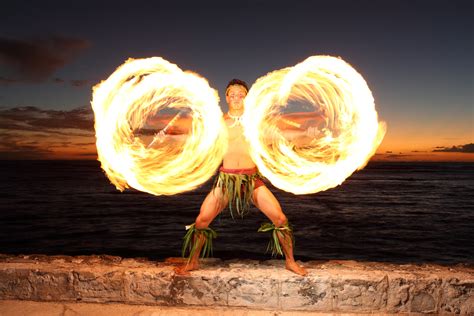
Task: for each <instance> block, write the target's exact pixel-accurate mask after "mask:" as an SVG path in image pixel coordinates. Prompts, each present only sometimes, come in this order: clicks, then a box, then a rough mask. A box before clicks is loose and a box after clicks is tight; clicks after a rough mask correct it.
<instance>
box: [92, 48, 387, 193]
mask: <svg viewBox="0 0 474 316" xmlns="http://www.w3.org/2000/svg"><path fill="white" fill-rule="evenodd" d="M292 101H298V102H303V103H305V104H309V105H310V107H312V108H313V109H312V110H313V111H314V112H315V113H316V112H320V113H324V116H325V117H324V121H325V127H324V128H322V129H321V131H320V133H319V134H317V135H316V134H315V135H314V136H313V137H311V139H310V140H309V141H307V142H306V143H304V144H296V143H295V142H293V141H292V140H289V139H287V138H286V137H285V136H284V132H283V131H281V130H279V129H278V127H277V126H278V122H279V121H283V122H286V123H287V124H289V125H292V126H296V127H300V126H301V124H297V123H295V122H292V121H291V120H288V119H286V118H285V117H284V114H283V112H284V109H285V108H286V107H287V105H288V104H289V103H291V102H292ZM218 102H219V98H218V95H217V92H216V91H215V90H214V89H212V88H211V87H209V84H208V82H207V81H206V80H205V79H204V78H202V77H200V76H198V75H197V74H195V73H191V72H184V71H182V70H181V69H179V68H178V67H177V66H176V65H174V64H171V63H169V62H167V61H166V60H164V59H162V58H159V57H153V58H148V59H137V60H134V59H129V60H127V62H126V63H125V64H123V65H122V66H120V67H119V68H118V69H117V70H116V71H115V72H114V73H113V74H112V75H111V76H110V77H109V78H108V79H107V80H105V81H103V82H101V83H100V84H98V85H96V86H95V87H94V93H93V100H92V102H91V103H92V108H93V110H94V115H95V130H96V138H97V143H96V144H97V151H98V159H99V160H100V161H101V164H102V168H103V169H104V171H105V172H106V174H107V176H108V177H109V179H110V180H111V182H112V183H113V184H114V185H115V186H116V187H117V189H119V190H124V189H125V188H128V187H133V188H135V189H137V190H140V191H144V192H148V193H151V194H155V195H162V194H168V195H170V194H177V193H180V192H184V191H188V190H191V189H194V188H196V187H197V186H199V185H201V184H203V183H204V182H205V181H207V180H208V179H209V178H210V177H211V176H212V175H213V174H214V172H215V171H216V169H217V167H218V166H219V165H220V164H221V162H222V158H223V156H224V154H225V152H226V150H227V146H228V138H227V137H228V136H227V135H228V133H227V127H226V125H225V123H224V120H223V115H222V111H221V110H220V108H219V106H218ZM244 102H245V112H244V115H243V118H242V124H243V127H244V134H245V137H246V138H247V140H248V142H249V143H250V147H251V149H250V150H251V152H250V154H251V156H252V159H253V161H254V162H255V164H256V165H257V166H258V168H259V170H260V172H261V173H262V174H263V175H264V176H265V177H266V178H268V179H269V180H270V182H271V183H272V184H273V185H275V186H276V187H278V188H280V189H282V190H285V191H288V192H292V193H294V194H307V193H316V192H319V191H323V190H327V189H330V188H333V187H335V186H337V185H339V184H341V183H342V182H343V181H344V180H345V179H346V178H347V177H349V176H350V175H351V174H352V173H353V172H354V171H356V170H358V169H362V168H363V167H364V166H365V165H366V164H367V162H368V160H369V159H370V157H371V156H372V155H373V154H374V153H375V151H376V149H377V147H378V146H379V145H380V143H381V141H382V139H383V137H384V135H385V131H386V125H385V123H384V122H378V119H377V112H376V111H375V106H374V99H373V96H372V93H371V91H370V89H369V88H368V86H367V83H366V82H365V80H364V79H363V78H362V76H361V75H360V74H359V73H357V71H355V70H354V69H353V68H352V67H351V66H350V65H349V64H347V63H346V62H344V61H343V60H342V59H339V58H334V57H331V56H312V57H309V58H308V59H306V60H305V61H304V62H302V63H300V64H298V65H296V66H294V67H288V68H284V69H281V70H277V71H274V72H272V73H269V74H268V75H266V76H264V77H261V78H259V79H258V80H257V82H256V83H255V84H254V85H253V86H252V87H251V89H250V91H249V93H248V95H247V97H246V99H245V101H244ZM164 108H173V109H178V110H180V112H179V113H178V115H177V116H176V117H175V118H177V117H179V116H180V115H181V114H182V113H183V112H184V111H185V110H190V111H191V112H192V114H191V117H192V123H191V125H192V126H191V132H190V133H189V136H188V137H187V138H186V140H185V142H184V144H183V145H182V146H179V147H176V146H175V144H173V143H171V142H168V141H163V142H159V146H153V147H151V148H150V147H149V146H146V145H145V143H144V142H143V141H142V140H141V139H140V138H139V137H137V136H136V135H134V131H135V130H137V129H140V128H141V127H143V126H144V124H145V123H146V120H147V118H148V117H150V116H152V115H155V114H156V113H158V112H159V111H160V110H162V109H164ZM172 122H174V120H172Z"/></svg>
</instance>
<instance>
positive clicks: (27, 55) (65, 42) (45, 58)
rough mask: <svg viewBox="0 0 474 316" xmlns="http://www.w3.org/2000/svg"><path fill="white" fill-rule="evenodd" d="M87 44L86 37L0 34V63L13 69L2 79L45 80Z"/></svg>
mask: <svg viewBox="0 0 474 316" xmlns="http://www.w3.org/2000/svg"><path fill="white" fill-rule="evenodd" d="M88 46H89V42H88V41H87V40H84V39H79V38H67V37H61V36H54V37H51V38H48V39H34V40H18V39H10V38H3V37H0V64H3V65H6V66H7V67H8V68H9V69H10V70H11V71H12V73H10V74H9V76H8V77H11V78H8V79H5V78H3V79H4V80H3V81H5V80H13V81H11V82H9V83H17V82H21V81H29V82H40V81H44V80H46V79H48V78H49V77H50V76H51V75H52V74H53V73H54V72H55V71H56V70H58V69H60V68H62V67H63V66H64V65H66V64H67V63H70V62H71V61H72V60H74V58H75V57H76V56H77V54H78V53H79V52H81V51H82V50H84V49H85V48H87V47H88Z"/></svg>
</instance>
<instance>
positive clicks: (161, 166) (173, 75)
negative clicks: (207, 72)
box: [91, 57, 227, 195]
mask: <svg viewBox="0 0 474 316" xmlns="http://www.w3.org/2000/svg"><path fill="white" fill-rule="evenodd" d="M91 103H92V109H93V110H94V117H95V131H96V139H97V142H96V145H97V153H98V159H99V160H100V162H101V164H102V169H104V171H105V172H106V174H107V176H108V177H109V179H110V181H111V182H112V183H113V184H114V185H115V186H116V188H117V189H119V190H121V191H123V190H124V189H125V188H128V187H133V188H135V189H137V190H140V191H144V192H148V193H151V194H155V195H163V194H166V195H171V194H176V193H180V192H184V191H189V190H191V189H194V188H196V187H197V186H199V185H201V184H202V183H204V182H205V181H206V180H208V179H209V178H210V177H211V176H212V175H213V174H214V172H215V170H216V169H217V168H218V166H219V164H220V163H221V161H222V158H223V156H224V153H225V152H226V150H227V133H226V129H225V128H224V124H225V123H224V120H223V115H222V111H221V109H220V107H219V105H218V103H219V97H218V94H217V91H215V90H214V89H212V88H211V87H209V84H208V82H207V81H206V80H205V79H204V78H202V77H200V76H198V75H197V74H195V73H191V72H185V71H182V70H181V69H179V68H178V66H176V65H174V64H171V63H169V62H168V61H166V60H164V59H162V58H159V57H153V58H147V59H129V60H127V61H126V62H125V63H124V64H123V65H122V66H120V67H119V68H117V70H116V71H115V72H114V73H113V74H112V75H111V76H110V77H109V78H108V79H107V80H105V81H103V82H101V83H100V84H98V85H96V86H95V87H94V89H93V99H92V102H91ZM164 108H173V109H179V110H181V111H185V110H190V111H191V112H192V126H191V133H190V135H189V137H187V139H186V141H185V142H184V145H183V146H182V147H180V148H177V147H176V146H175V145H174V144H173V143H170V142H161V143H159V146H154V147H151V148H149V147H148V146H147V145H145V143H144V142H143V141H142V140H141V139H140V138H139V137H137V136H135V135H134V133H133V131H134V130H137V129H140V128H141V127H143V125H144V124H145V123H146V120H147V118H148V117H149V116H152V115H155V114H156V113H157V112H158V111H160V110H161V109H164Z"/></svg>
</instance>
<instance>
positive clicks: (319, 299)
mask: <svg viewBox="0 0 474 316" xmlns="http://www.w3.org/2000/svg"><path fill="white" fill-rule="evenodd" d="M280 307H281V309H282V310H311V311H330V310H332V295H331V280H330V278H328V277H319V276H316V275H310V276H306V277H304V278H303V277H295V278H288V279H287V280H284V281H282V282H281V293H280Z"/></svg>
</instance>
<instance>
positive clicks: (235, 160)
mask: <svg viewBox="0 0 474 316" xmlns="http://www.w3.org/2000/svg"><path fill="white" fill-rule="evenodd" d="M225 122H226V125H227V129H228V133H229V143H228V147H227V152H226V153H225V155H224V159H223V164H224V168H227V169H250V168H254V167H255V163H254V162H253V161H252V158H251V157H250V144H249V143H248V142H247V140H246V139H245V136H244V132H243V128H242V125H240V123H238V122H237V124H234V123H235V121H234V119H232V118H230V117H228V116H226V118H225Z"/></svg>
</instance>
